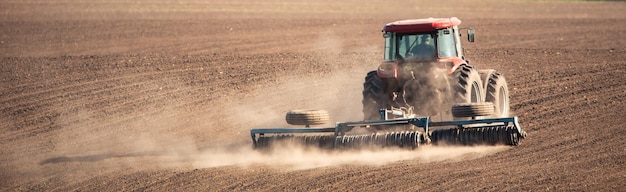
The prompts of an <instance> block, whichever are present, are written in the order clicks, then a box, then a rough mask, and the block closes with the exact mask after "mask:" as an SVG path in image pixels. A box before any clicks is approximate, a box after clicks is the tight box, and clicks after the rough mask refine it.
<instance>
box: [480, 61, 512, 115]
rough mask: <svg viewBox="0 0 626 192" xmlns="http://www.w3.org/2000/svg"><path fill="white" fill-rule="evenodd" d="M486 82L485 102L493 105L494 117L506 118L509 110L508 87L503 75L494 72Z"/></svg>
mask: <svg viewBox="0 0 626 192" xmlns="http://www.w3.org/2000/svg"><path fill="white" fill-rule="evenodd" d="M487 81H488V82H487V89H486V90H485V91H486V95H485V101H486V102H492V103H493V104H494V105H495V113H494V116H495V117H508V116H509V110H510V107H509V87H508V85H507V83H506V79H505V78H504V76H503V75H500V74H499V73H496V72H494V73H492V74H491V75H490V76H489V79H488V80H487Z"/></svg>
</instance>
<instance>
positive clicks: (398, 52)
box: [383, 28, 457, 61]
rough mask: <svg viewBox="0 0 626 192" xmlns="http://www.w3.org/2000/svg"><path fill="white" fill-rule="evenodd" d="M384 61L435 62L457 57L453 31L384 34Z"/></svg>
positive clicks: (449, 29) (450, 29)
mask: <svg viewBox="0 0 626 192" xmlns="http://www.w3.org/2000/svg"><path fill="white" fill-rule="evenodd" d="M383 37H385V60H386V61H393V60H396V56H400V57H402V58H403V59H412V60H435V59H437V58H438V57H454V56H456V55H457V50H456V46H455V43H456V41H455V39H454V29H453V28H448V29H441V30H437V31H433V32H432V33H410V34H396V33H393V32H386V33H384V34H383Z"/></svg>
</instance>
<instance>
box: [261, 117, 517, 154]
mask: <svg viewBox="0 0 626 192" xmlns="http://www.w3.org/2000/svg"><path fill="white" fill-rule="evenodd" d="M388 112H389V111H386V110H384V109H382V110H381V117H383V118H382V120H374V121H356V122H339V123H336V126H335V127H330V128H311V127H309V126H307V127H305V128H266V129H251V130H250V134H251V136H252V142H253V145H254V147H255V148H257V149H263V148H269V147H272V146H282V145H304V146H312V147H319V148H323V149H359V148H372V147H375V148H388V147H396V148H406V149H416V148H418V147H419V146H420V145H423V144H431V143H432V144H435V145H469V146H472V145H500V144H501V145H519V142H520V140H521V139H522V138H524V137H526V133H525V132H524V131H523V130H522V129H521V127H520V126H519V123H518V120H517V117H506V118H483V119H476V118H472V119H468V120H453V121H440V122H435V121H431V119H430V117H411V118H398V119H386V116H383V115H382V114H383V113H388ZM398 125H411V126H398ZM355 127H362V128H369V129H370V130H374V131H380V127H390V128H397V127H404V128H405V129H406V130H404V131H393V132H386V133H380V132H378V133H372V134H365V135H351V134H346V133H349V132H350V131H351V130H352V129H353V128H355ZM372 127H376V128H375V129H374V128H372ZM420 128H421V129H420ZM314 133H318V134H315V135H311V134H314ZM320 133H327V134H324V135H322V134H320ZM298 134H302V135H298Z"/></svg>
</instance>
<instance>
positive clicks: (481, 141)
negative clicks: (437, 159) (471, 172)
mask: <svg viewBox="0 0 626 192" xmlns="http://www.w3.org/2000/svg"><path fill="white" fill-rule="evenodd" d="M521 136H522V134H520V133H518V131H517V128H515V127H514V126H493V127H480V128H451V129H442V130H435V131H433V132H432V134H431V139H432V142H433V143H434V144H448V145H498V144H504V145H518V144H519V140H520V137H521Z"/></svg>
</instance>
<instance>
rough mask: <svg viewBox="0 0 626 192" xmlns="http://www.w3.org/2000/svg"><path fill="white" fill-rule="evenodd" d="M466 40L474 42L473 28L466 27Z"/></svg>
mask: <svg viewBox="0 0 626 192" xmlns="http://www.w3.org/2000/svg"><path fill="white" fill-rule="evenodd" d="M467 41H469V42H474V29H472V28H469V29H467Z"/></svg>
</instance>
